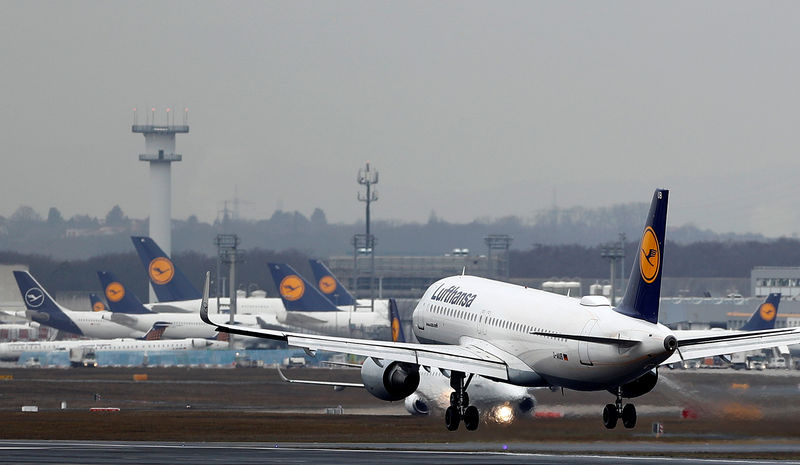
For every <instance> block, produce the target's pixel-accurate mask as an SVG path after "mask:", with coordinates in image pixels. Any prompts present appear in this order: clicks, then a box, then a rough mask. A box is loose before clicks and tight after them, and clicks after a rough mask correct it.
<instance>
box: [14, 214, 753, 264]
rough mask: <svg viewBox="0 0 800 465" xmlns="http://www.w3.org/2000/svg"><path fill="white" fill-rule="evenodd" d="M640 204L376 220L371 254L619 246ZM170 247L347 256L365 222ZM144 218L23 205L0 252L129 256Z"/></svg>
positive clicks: (201, 234) (202, 229) (711, 237)
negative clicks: (233, 246) (527, 214)
mask: <svg viewBox="0 0 800 465" xmlns="http://www.w3.org/2000/svg"><path fill="white" fill-rule="evenodd" d="M646 213H647V205H646V204H643V203H635V204H625V205H617V206H613V207H605V208H594V209H586V208H580V207H575V208H570V209H552V210H548V211H546V212H542V213H539V214H537V215H536V216H535V217H534V218H531V219H522V218H519V217H515V216H511V217H506V218H500V219H495V220H475V221H473V222H471V223H449V222H446V221H443V220H441V219H439V218H437V217H436V215H435V214H431V217H430V218H429V220H428V222H426V223H403V222H397V221H388V220H377V221H374V222H373V225H372V229H373V232H374V234H375V236H376V238H377V246H376V251H377V252H378V253H380V254H387V255H438V254H443V253H447V252H449V251H451V250H452V249H454V248H459V249H463V248H467V249H470V251H471V253H474V254H484V253H486V245H485V244H484V237H486V235H488V234H508V235H510V236H511V237H512V238H513V242H512V249H514V250H520V251H525V250H530V249H535V248H537V247H539V246H542V245H546V246H550V245H564V246H566V245H577V246H581V247H594V246H597V245H599V244H603V243H607V242H610V241H616V240H617V239H618V235H619V233H624V234H625V235H626V236H627V237H628V240H629V241H630V240H636V239H638V235H639V234H640V233H641V228H642V221H643V220H642V219H643V218H644V216H645V215H646ZM172 228H173V237H172V246H173V250H174V251H175V252H181V251H195V252H197V253H200V254H204V255H213V254H215V253H216V250H215V248H214V245H213V240H214V237H215V235H216V234H218V233H221V232H227V233H236V234H238V235H239V237H240V238H241V240H242V246H243V247H244V248H248V249H253V248H259V249H264V250H289V249H294V250H299V251H302V252H303V253H305V254H307V255H313V256H321V257H326V256H330V255H348V254H351V253H352V245H351V239H352V237H353V234H356V233H363V232H364V224H363V223H354V224H332V223H328V221H327V220H326V218H325V213H324V212H323V211H322V210H320V209H317V210H315V211H314V213H313V214H312V215H311V216H310V217H306V216H304V215H303V214H301V213H299V212H284V211H276V212H275V213H274V214H273V215H272V217H270V218H269V219H263V220H232V219H230V218H224V219H223V220H221V221H217V222H214V223H213V224H212V223H203V222H200V221H198V220H197V218H195V217H189V218H188V219H186V220H174V221H173V225H172ZM147 230H148V222H147V220H146V219H145V220H137V219H130V218H128V217H127V216H125V215H124V213H123V212H122V209H120V208H119V207H118V206H115V207H114V208H113V209H112V210H111V211H109V213H108V214H107V215H106V217H105V218H93V217H89V216H86V215H76V216H74V217H72V218H69V219H64V218H62V216H61V214H60V213H59V212H58V210H57V209H55V208H51V209H50V211H49V212H48V214H47V216H46V217H43V216H41V215H39V214H38V213H37V212H35V211H34V210H33V209H31V208H30V207H25V206H23V207H20V208H19V209H18V210H17V212H15V213H14V214H13V215H11V216H10V217H8V218H4V217H0V251H2V250H5V251H13V252H18V253H26V254H30V253H33V254H39V255H45V256H52V257H54V258H56V259H81V258H87V257H93V256H96V255H103V254H109V253H127V252H130V251H132V249H133V248H132V246H131V243H130V238H129V237H130V236H131V235H142V234H147ZM668 238H669V240H670V241H673V242H676V243H693V242H698V241H745V240H751V241H764V238H763V237H761V236H758V235H732V234H719V233H715V232H712V231H708V230H700V229H698V228H696V227H694V226H691V225H684V226H680V227H671V228H670V229H669V233H668Z"/></svg>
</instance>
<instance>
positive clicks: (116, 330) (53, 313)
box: [14, 271, 146, 339]
mask: <svg viewBox="0 0 800 465" xmlns="http://www.w3.org/2000/svg"><path fill="white" fill-rule="evenodd" d="M14 278H15V279H16V280H17V286H18V287H19V291H20V293H21V294H22V300H23V301H24V302H25V307H26V308H27V311H26V312H25V315H26V317H28V318H30V319H31V320H33V321H35V322H37V323H39V324H43V325H45V326H50V327H51V328H55V329H57V330H59V331H66V332H68V333H73V334H77V335H79V336H86V337H89V338H97V339H113V338H119V337H141V336H143V335H144V331H138V330H135V329H131V328H128V327H126V326H122V325H119V324H117V323H114V322H111V321H108V320H106V319H104V318H103V315H105V314H106V313H107V312H76V311H74V310H68V309H66V308H64V307H62V306H61V305H59V304H58V303H57V302H56V301H55V300H54V299H53V298H52V297H50V295H49V294H48V293H47V291H46V290H45V289H44V287H43V286H42V285H41V284H39V283H38V282H37V281H36V280H35V279H34V278H33V276H32V275H31V274H30V273H28V272H27V271H14ZM145 331H146V330H145Z"/></svg>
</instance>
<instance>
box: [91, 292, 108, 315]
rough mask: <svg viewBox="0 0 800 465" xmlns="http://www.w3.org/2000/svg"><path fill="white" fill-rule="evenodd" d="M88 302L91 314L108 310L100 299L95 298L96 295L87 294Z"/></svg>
mask: <svg viewBox="0 0 800 465" xmlns="http://www.w3.org/2000/svg"><path fill="white" fill-rule="evenodd" d="M89 302H91V304H92V311H93V312H102V311H105V310H108V308H106V304H105V303H103V300H102V299H101V298H100V297H97V294H89Z"/></svg>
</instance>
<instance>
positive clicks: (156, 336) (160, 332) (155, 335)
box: [142, 321, 169, 341]
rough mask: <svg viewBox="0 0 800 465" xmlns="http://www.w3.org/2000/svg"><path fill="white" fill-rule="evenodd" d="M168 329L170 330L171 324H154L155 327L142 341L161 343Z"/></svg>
mask: <svg viewBox="0 0 800 465" xmlns="http://www.w3.org/2000/svg"><path fill="white" fill-rule="evenodd" d="M167 328H169V323H166V322H163V321H159V322H156V323H153V327H152V328H150V330H149V331H147V332H146V333H145V335H144V336H143V337H142V339H144V340H145V341H160V340H161V338H162V337H163V336H164V331H166V330H167Z"/></svg>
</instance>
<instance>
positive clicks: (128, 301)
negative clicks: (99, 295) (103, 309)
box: [97, 271, 153, 314]
mask: <svg viewBox="0 0 800 465" xmlns="http://www.w3.org/2000/svg"><path fill="white" fill-rule="evenodd" d="M97 277H98V278H100V285H101V286H102V287H103V292H105V295H106V300H108V306H109V308H110V309H111V311H112V312H115V313H129V314H144V313H153V312H151V311H150V310H148V309H147V308H146V307H145V306H144V305H142V301H141V300H139V298H138V297H136V295H135V294H134V293H133V292H129V291H128V290H127V289H126V288H125V286H124V285H123V284H122V281H120V280H119V279H117V277H116V276H114V273H112V272H110V271H98V272H97Z"/></svg>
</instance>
